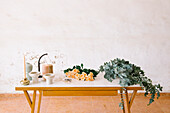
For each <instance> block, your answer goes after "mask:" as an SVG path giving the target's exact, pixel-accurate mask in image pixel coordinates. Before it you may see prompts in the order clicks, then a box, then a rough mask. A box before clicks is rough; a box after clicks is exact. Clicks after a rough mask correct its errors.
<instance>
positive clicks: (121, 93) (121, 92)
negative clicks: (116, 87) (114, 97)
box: [120, 90, 125, 113]
mask: <svg viewBox="0 0 170 113" xmlns="http://www.w3.org/2000/svg"><path fill="white" fill-rule="evenodd" d="M120 95H121V103H122V105H123V113H125V106H124V100H123V90H120Z"/></svg>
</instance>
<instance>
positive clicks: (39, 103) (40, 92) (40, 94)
mask: <svg viewBox="0 0 170 113" xmlns="http://www.w3.org/2000/svg"><path fill="white" fill-rule="evenodd" d="M41 97H42V91H40V90H39V100H38V110H37V113H39V112H40V105H41Z"/></svg>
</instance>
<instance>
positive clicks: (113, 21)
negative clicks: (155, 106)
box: [0, 0, 170, 93]
mask: <svg viewBox="0 0 170 113" xmlns="http://www.w3.org/2000/svg"><path fill="white" fill-rule="evenodd" d="M169 41H170V1H169V0H0V51H1V54H0V55H1V57H0V93H15V90H14V87H15V85H16V84H18V83H19V81H20V80H21V78H22V76H23V56H22V54H23V53H24V52H26V51H36V52H40V53H43V52H45V51H47V52H48V51H55V50H58V51H60V53H62V54H63V57H64V58H61V59H60V60H61V61H63V62H64V66H63V67H60V66H58V67H56V68H55V70H61V69H62V68H65V67H69V66H72V65H74V64H80V63H81V62H83V63H84V64H85V66H86V67H91V68H96V69H98V67H99V65H101V64H103V62H105V61H109V60H110V59H114V58H116V57H120V58H124V59H127V60H130V61H131V62H132V63H135V64H137V65H139V66H141V67H142V69H143V70H144V71H145V72H146V75H147V76H148V77H150V78H151V79H152V80H153V82H154V83H158V82H159V83H161V84H162V85H163V86H164V92H170V79H169V78H170V60H169V58H170V42H169ZM60 63H61V62H60Z"/></svg>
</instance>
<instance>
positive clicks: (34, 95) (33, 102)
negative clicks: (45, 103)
mask: <svg viewBox="0 0 170 113" xmlns="http://www.w3.org/2000/svg"><path fill="white" fill-rule="evenodd" d="M35 100H36V90H34V93H33V99H32V107H31V113H34V108H35Z"/></svg>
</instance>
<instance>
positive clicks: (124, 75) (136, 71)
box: [99, 58, 163, 105]
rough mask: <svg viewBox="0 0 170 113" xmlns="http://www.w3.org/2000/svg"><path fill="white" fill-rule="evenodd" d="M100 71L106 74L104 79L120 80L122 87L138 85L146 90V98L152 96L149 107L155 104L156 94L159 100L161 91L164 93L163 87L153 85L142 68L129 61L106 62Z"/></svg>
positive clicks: (115, 60)
mask: <svg viewBox="0 0 170 113" xmlns="http://www.w3.org/2000/svg"><path fill="white" fill-rule="evenodd" d="M99 71H100V72H105V74H104V78H105V79H107V80H108V81H110V82H112V81H113V80H114V79H115V78H119V79H120V81H119V84H120V85H121V86H122V87H127V86H130V85H136V84H139V85H140V86H142V87H143V88H144V90H145V94H144V95H145V96H147V95H148V94H149V93H150V94H151V98H150V100H149V104H148V105H150V104H151V103H152V102H154V99H155V95H156V94H157V99H158V98H159V97H160V91H162V88H163V87H162V86H161V85H160V84H157V85H154V84H152V80H151V79H148V78H147V77H146V76H145V73H144V71H143V70H142V69H141V68H140V67H138V66H136V65H134V64H131V63H129V61H125V60H124V59H119V58H117V59H114V60H111V61H110V62H105V63H104V65H101V66H100V69H99Z"/></svg>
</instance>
